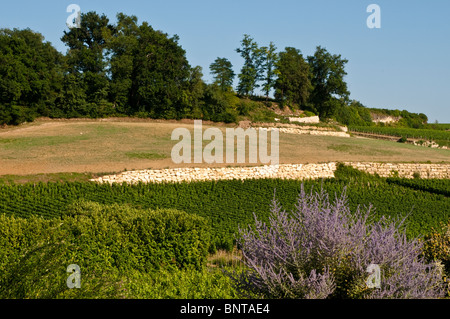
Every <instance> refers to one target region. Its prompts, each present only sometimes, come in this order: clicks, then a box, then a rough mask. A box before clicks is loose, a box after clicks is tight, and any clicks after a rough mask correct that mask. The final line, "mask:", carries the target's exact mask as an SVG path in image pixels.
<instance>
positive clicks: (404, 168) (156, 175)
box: [91, 162, 450, 184]
mask: <svg viewBox="0 0 450 319" xmlns="http://www.w3.org/2000/svg"><path fill="white" fill-rule="evenodd" d="M344 164H345V165H348V166H352V167H354V168H356V169H358V170H361V171H364V172H367V173H370V174H378V175H380V176H381V177H390V176H399V177H404V178H413V177H415V176H417V174H418V175H419V176H420V177H421V178H444V179H445V178H450V164H414V163H394V164H392V163H351V162H346V163H344ZM337 165H338V164H337V163H334V162H332V163H324V164H282V165H266V166H257V167H217V168H174V169H162V170H139V171H127V172H123V173H121V174H118V175H110V176H103V177H99V178H96V179H92V180H91V181H94V182H98V183H111V184H112V183H129V184H136V183H140V182H142V183H162V182H195V181H207V180H214V181H217V180H246V179H264V178H279V179H291V180H305V179H321V178H332V177H334V172H335V171H336V169H337Z"/></svg>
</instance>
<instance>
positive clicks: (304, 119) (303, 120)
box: [289, 116, 320, 124]
mask: <svg viewBox="0 0 450 319" xmlns="http://www.w3.org/2000/svg"><path fill="white" fill-rule="evenodd" d="M289 121H290V122H291V123H292V122H297V123H308V124H317V123H320V118H319V117H318V116H311V117H290V118H289Z"/></svg>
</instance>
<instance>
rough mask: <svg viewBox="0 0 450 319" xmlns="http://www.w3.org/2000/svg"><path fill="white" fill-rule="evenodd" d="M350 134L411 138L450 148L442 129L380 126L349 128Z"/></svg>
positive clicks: (447, 134)
mask: <svg viewBox="0 0 450 319" xmlns="http://www.w3.org/2000/svg"><path fill="white" fill-rule="evenodd" d="M349 130H350V131H351V132H360V133H370V134H378V135H386V136H395V137H398V138H399V139H400V138H402V137H405V138H413V139H417V140H423V141H434V142H436V143H437V144H439V145H440V146H441V147H442V146H450V131H446V130H442V129H436V130H433V129H413V128H400V127H381V126H350V127H349Z"/></svg>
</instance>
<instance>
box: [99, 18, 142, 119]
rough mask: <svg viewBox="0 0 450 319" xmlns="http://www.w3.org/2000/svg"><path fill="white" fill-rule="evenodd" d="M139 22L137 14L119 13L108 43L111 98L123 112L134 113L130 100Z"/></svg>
mask: <svg viewBox="0 0 450 319" xmlns="http://www.w3.org/2000/svg"><path fill="white" fill-rule="evenodd" d="M137 22H138V19H137V17H136V16H127V15H125V14H123V13H118V14H117V26H116V31H115V33H114V35H113V36H112V37H111V38H110V39H109V41H108V43H107V54H108V56H109V67H110V68H109V73H110V79H111V80H110V97H109V98H110V101H112V102H113V103H114V105H115V107H116V108H117V109H118V110H119V111H120V112H121V113H133V110H132V109H131V108H130V103H129V102H130V101H129V100H130V93H131V86H132V83H133V70H134V58H135V57H134V54H135V52H136V49H137V46H138V37H139V26H138V24H137Z"/></svg>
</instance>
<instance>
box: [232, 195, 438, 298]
mask: <svg viewBox="0 0 450 319" xmlns="http://www.w3.org/2000/svg"><path fill="white" fill-rule="evenodd" d="M271 212H272V213H271V217H270V219H269V225H267V224H266V223H263V222H261V221H259V220H258V219H257V218H256V216H255V225H254V226H253V227H248V228H247V229H240V230H239V236H238V237H239V238H238V240H237V241H238V245H239V247H240V248H241V249H242V252H243V261H244V263H245V265H246V266H247V267H246V270H245V271H243V272H241V273H237V272H235V273H233V274H231V277H232V278H233V279H234V280H235V282H236V284H237V287H238V288H240V289H241V290H242V291H245V292H249V293H252V294H253V296H254V295H255V294H256V295H257V296H259V297H265V298H307V299H325V298H356V299H366V298H393V299H403V298H439V297H443V296H444V294H445V291H444V285H443V281H442V269H440V268H439V267H436V265H434V264H427V263H426V262H425V261H424V260H423V259H422V258H421V257H420V253H421V250H422V244H421V242H420V241H419V240H418V239H415V240H407V238H406V235H405V232H404V230H402V227H403V224H404V220H399V221H389V220H388V219H386V218H382V219H381V220H378V221H374V220H372V216H373V215H372V212H373V207H372V206H369V207H365V208H364V209H360V208H358V209H357V210H356V212H351V211H350V208H349V205H348V200H347V196H346V193H345V190H344V192H343V194H342V195H341V196H340V197H338V196H336V198H335V200H334V201H333V202H331V201H330V199H329V196H328V194H327V193H326V192H325V191H324V190H323V189H322V190H321V191H320V192H313V191H311V193H309V194H307V193H306V192H305V190H304V188H303V187H302V190H301V193H300V196H299V199H298V202H297V205H296V209H295V211H293V212H292V213H287V212H286V211H285V210H283V209H282V207H281V206H280V204H279V202H278V201H277V200H276V199H274V200H273V201H272V209H271ZM371 264H376V265H378V266H379V267H380V269H381V285H380V286H379V287H377V288H369V287H368V285H367V280H368V278H369V276H370V274H369V273H368V272H367V269H368V266H369V265H371Z"/></svg>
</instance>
